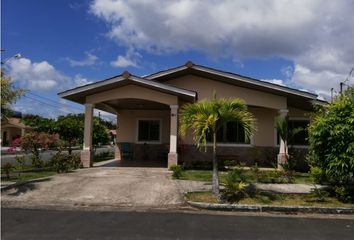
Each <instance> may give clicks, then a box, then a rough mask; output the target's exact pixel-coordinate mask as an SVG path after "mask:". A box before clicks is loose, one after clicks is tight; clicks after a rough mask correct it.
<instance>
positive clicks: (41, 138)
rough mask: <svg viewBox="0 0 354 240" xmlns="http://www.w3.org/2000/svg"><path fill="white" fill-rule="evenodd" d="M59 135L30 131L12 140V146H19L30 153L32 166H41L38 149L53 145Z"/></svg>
mask: <svg viewBox="0 0 354 240" xmlns="http://www.w3.org/2000/svg"><path fill="white" fill-rule="evenodd" d="M58 139H59V137H58V134H47V133H38V132H31V133H27V134H25V135H24V136H23V137H21V138H19V139H16V140H15V141H13V142H12V145H13V147H21V148H22V149H23V150H25V151H29V152H30V153H32V156H31V159H32V166H34V167H42V161H41V158H40V151H44V150H46V149H48V148H50V147H54V146H55V144H56V143H57V141H58Z"/></svg>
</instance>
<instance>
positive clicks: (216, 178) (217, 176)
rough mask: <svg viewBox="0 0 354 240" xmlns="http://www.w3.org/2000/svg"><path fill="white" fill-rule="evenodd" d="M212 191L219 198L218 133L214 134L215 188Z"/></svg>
mask: <svg viewBox="0 0 354 240" xmlns="http://www.w3.org/2000/svg"><path fill="white" fill-rule="evenodd" d="M212 191H213V193H214V195H215V196H219V171H218V160H217V158H216V132H214V133H213V186H212Z"/></svg>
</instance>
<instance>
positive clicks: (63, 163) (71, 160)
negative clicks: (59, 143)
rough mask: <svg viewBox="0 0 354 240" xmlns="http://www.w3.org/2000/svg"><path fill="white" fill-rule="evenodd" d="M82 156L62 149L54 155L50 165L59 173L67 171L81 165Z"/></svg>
mask: <svg viewBox="0 0 354 240" xmlns="http://www.w3.org/2000/svg"><path fill="white" fill-rule="evenodd" d="M80 164H81V161H80V156H79V155H77V154H71V155H69V154H65V153H62V152H61V151H59V152H57V153H56V154H54V155H53V157H52V159H51V161H50V165H51V166H52V167H53V168H54V169H55V171H57V172H58V173H66V172H69V171H70V170H74V169H77V168H79V167H80Z"/></svg>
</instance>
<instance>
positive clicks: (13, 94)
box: [1, 69, 25, 119]
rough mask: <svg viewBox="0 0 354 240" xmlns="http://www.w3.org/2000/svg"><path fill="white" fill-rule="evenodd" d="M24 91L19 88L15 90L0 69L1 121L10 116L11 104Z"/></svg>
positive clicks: (9, 79)
mask: <svg viewBox="0 0 354 240" xmlns="http://www.w3.org/2000/svg"><path fill="white" fill-rule="evenodd" d="M24 93H25V91H24V90H23V89H20V88H15V86H14V84H13V83H12V82H11V77H9V76H6V75H5V72H4V70H3V69H1V119H6V118H7V117H9V115H10V114H11V109H10V107H11V104H13V103H15V102H16V100H17V99H18V98H19V97H21V96H22V95H24Z"/></svg>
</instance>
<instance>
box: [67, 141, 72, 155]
mask: <svg viewBox="0 0 354 240" xmlns="http://www.w3.org/2000/svg"><path fill="white" fill-rule="evenodd" d="M68 153H69V155H71V153H72V147H71V142H69V146H68Z"/></svg>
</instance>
